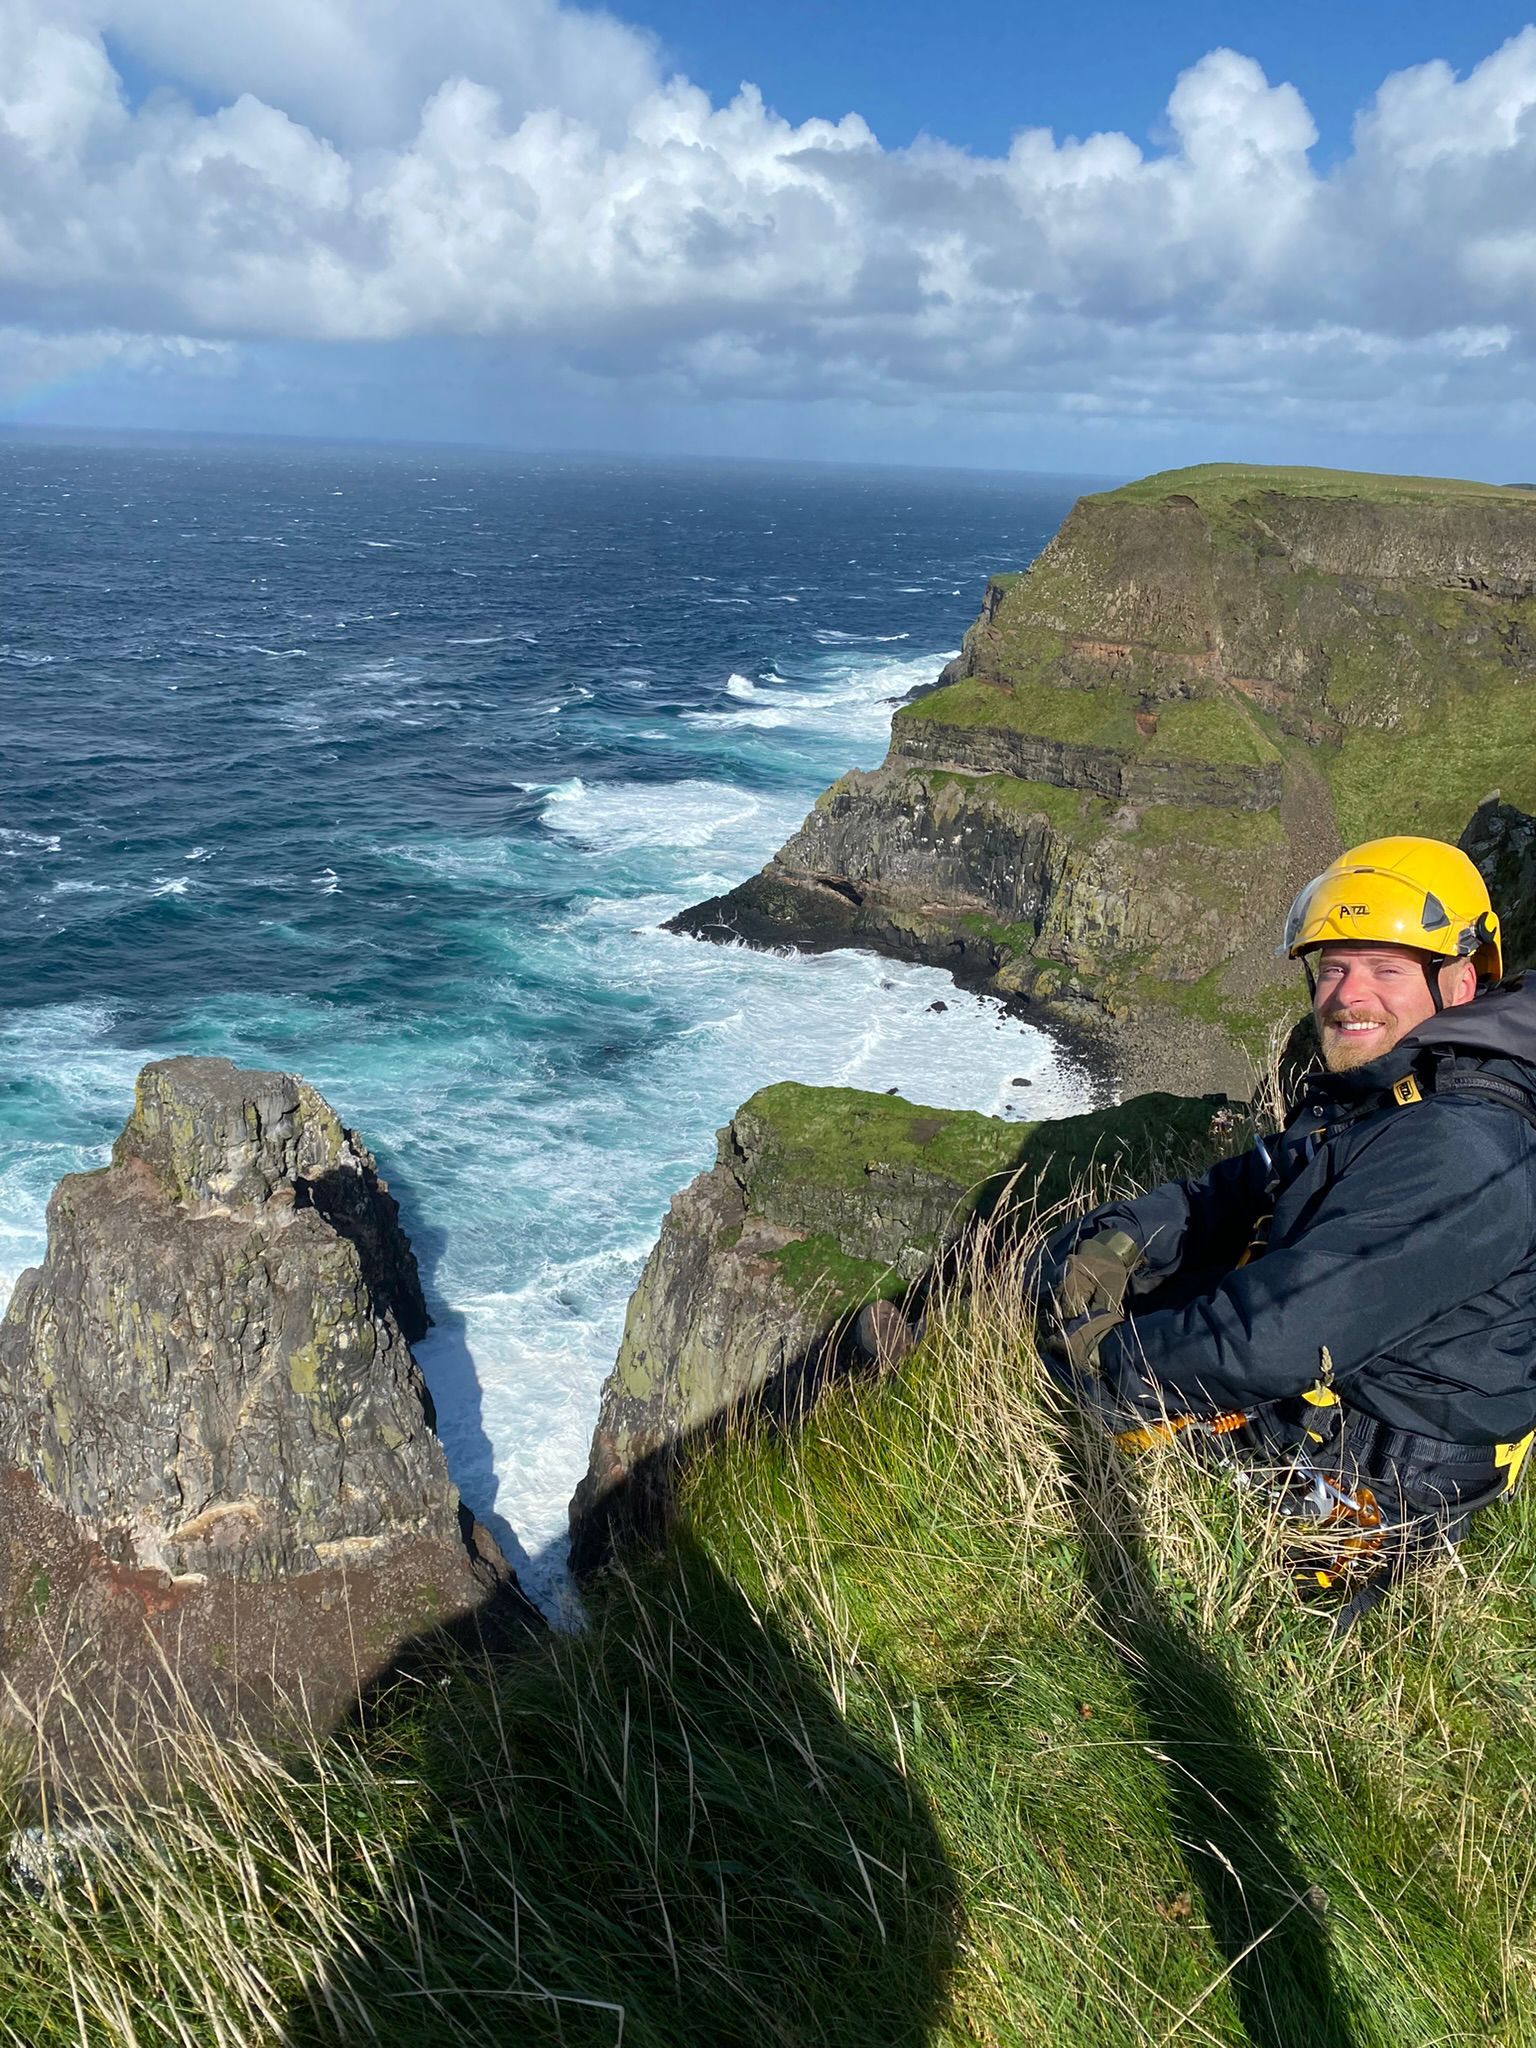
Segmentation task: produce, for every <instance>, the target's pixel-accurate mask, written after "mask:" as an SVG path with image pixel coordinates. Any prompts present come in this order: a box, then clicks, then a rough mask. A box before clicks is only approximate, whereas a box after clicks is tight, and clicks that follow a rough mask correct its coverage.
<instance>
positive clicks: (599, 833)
mask: <svg viewBox="0 0 1536 2048" xmlns="http://www.w3.org/2000/svg"><path fill="white" fill-rule="evenodd" d="M773 808H775V806H773V805H772V804H771V803H770V800H769V799H768V798H765V797H761V796H756V795H754V794H753V793H752V791H750V790H746V789H738V788H737V787H736V786H735V785H734V784H732V783H723V782H695V781H685V782H663V783H643V782H591V783H589V782H585V781H583V780H582V778H581V777H580V776H579V775H577V776H572V777H571V779H570V780H569V781H567V782H560V783H557V784H556V785H555V787H554V788H553V789H552V790H551V791H550V792H549V795H548V797H547V798H546V799H545V803H544V811H543V820H544V823H545V824H546V825H547V826H548V827H549V829H550V830H551V831H552V832H562V833H565V834H566V835H568V836H569V837H570V838H572V839H580V840H584V841H585V842H586V843H587V844H588V845H589V846H594V847H598V848H602V849H604V850H606V851H610V852H624V851H628V850H630V849H632V848H636V847H647V846H656V847H669V846H675V847H686V848H690V849H691V848H695V847H700V846H708V845H709V844H710V842H711V841H712V840H715V839H718V838H719V837H720V836H721V835H722V834H725V833H734V832H739V831H740V830H741V828H742V827H743V826H745V825H749V824H750V823H751V822H752V821H754V820H756V819H758V818H760V817H761V816H762V815H763V814H764V812H765V811H768V810H770V809H773Z"/></svg>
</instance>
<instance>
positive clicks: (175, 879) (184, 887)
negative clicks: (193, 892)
mask: <svg viewBox="0 0 1536 2048" xmlns="http://www.w3.org/2000/svg"><path fill="white" fill-rule="evenodd" d="M191 886H192V880H191V877H190V876H189V875H156V877H155V885H154V887H153V888H152V889H151V890H150V892H149V893H150V895H151V896H185V895H186V893H187V891H188V890H189V889H190V888H191Z"/></svg>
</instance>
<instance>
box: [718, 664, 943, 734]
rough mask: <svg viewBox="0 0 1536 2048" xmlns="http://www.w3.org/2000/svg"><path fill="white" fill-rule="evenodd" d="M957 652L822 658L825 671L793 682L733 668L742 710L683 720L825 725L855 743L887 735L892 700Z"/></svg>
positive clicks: (765, 727) (731, 679)
mask: <svg viewBox="0 0 1536 2048" xmlns="http://www.w3.org/2000/svg"><path fill="white" fill-rule="evenodd" d="M952 659H953V655H952V654H942V653H941V654H927V655H897V656H892V655H872V654H864V655H843V656H841V657H836V656H832V655H827V656H824V657H822V665H821V673H820V675H819V676H816V677H813V678H812V679H810V680H809V683H808V684H806V683H791V682H790V681H788V680H787V679H786V678H785V677H784V676H781V675H780V674H779V673H778V672H777V670H774V669H770V670H769V671H768V673H767V675H766V676H765V677H764V678H763V680H762V681H761V682H754V681H753V680H752V679H751V677H750V676H743V675H739V674H736V673H735V672H734V671H733V672H732V674H731V675H729V676H728V677H727V678H726V682H725V694H726V696H727V697H729V698H730V699H731V700H732V703H733V704H734V705H736V706H739V707H740V708H739V709H733V710H722V711H685V712H683V713H682V719H683V723H684V724H685V725H692V726H696V727H698V728H699V729H700V730H702V731H706V732H708V731H716V732H719V731H725V730H729V729H730V728H731V727H733V726H738V727H749V728H752V729H755V730H756V731H759V732H772V731H776V730H781V729H783V728H784V727H786V726H791V725H795V726H806V727H814V726H823V727H826V728H828V729H829V730H835V731H836V732H838V734H839V735H840V736H841V737H843V738H844V739H846V740H848V741H850V742H852V741H854V740H856V739H858V738H863V739H865V740H867V741H870V742H874V741H877V740H879V739H881V738H883V737H884V735H885V732H886V730H887V727H888V725H889V720H890V705H891V701H892V699H893V698H900V697H904V696H905V695H906V694H907V692H908V691H909V690H910V689H912V688H913V687H914V686H915V685H917V684H919V683H929V682H932V681H933V680H934V678H935V677H936V676H937V675H938V673H939V670H940V669H941V668H942V667H943V665H944V663H945V662H946V661H950V660H952Z"/></svg>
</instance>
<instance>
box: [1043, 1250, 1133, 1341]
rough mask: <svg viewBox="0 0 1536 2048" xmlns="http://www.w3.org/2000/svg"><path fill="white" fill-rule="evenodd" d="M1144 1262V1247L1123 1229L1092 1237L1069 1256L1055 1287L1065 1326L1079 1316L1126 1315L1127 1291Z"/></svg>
mask: <svg viewBox="0 0 1536 2048" xmlns="http://www.w3.org/2000/svg"><path fill="white" fill-rule="evenodd" d="M1140 1263H1141V1247H1140V1245H1138V1244H1137V1242H1136V1240H1135V1238H1133V1237H1132V1236H1130V1235H1129V1233H1128V1232H1126V1231H1124V1230H1106V1231H1104V1232H1103V1233H1102V1234H1101V1235H1100V1236H1098V1237H1090V1238H1088V1239H1086V1240H1085V1242H1084V1243H1082V1244H1080V1245H1079V1246H1078V1247H1077V1249H1076V1251H1074V1252H1071V1253H1069V1254H1068V1256H1067V1260H1066V1264H1065V1265H1064V1266H1063V1268H1062V1274H1061V1280H1060V1282H1059V1284H1058V1286H1057V1288H1056V1313H1057V1315H1058V1316H1059V1317H1060V1319H1061V1320H1062V1322H1064V1323H1070V1322H1072V1321H1074V1320H1075V1319H1076V1318H1077V1317H1078V1316H1091V1315H1104V1314H1109V1315H1111V1316H1112V1317H1113V1319H1114V1320H1115V1321H1116V1322H1118V1321H1119V1320H1120V1318H1121V1316H1123V1315H1124V1313H1125V1290H1126V1288H1127V1287H1128V1286H1129V1285H1130V1281H1131V1275H1132V1273H1133V1272H1134V1271H1135V1270H1136V1268H1137V1266H1139V1265H1140Z"/></svg>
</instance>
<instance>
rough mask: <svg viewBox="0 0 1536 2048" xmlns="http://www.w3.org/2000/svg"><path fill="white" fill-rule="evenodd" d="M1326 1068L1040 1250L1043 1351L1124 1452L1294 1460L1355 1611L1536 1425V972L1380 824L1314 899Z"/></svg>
mask: <svg viewBox="0 0 1536 2048" xmlns="http://www.w3.org/2000/svg"><path fill="white" fill-rule="evenodd" d="M1282 950H1283V951H1284V952H1285V953H1287V954H1288V955H1289V956H1290V957H1291V958H1292V959H1300V960H1302V961H1303V963H1304V965H1305V967H1306V971H1307V975H1308V979H1309V982H1310V984H1311V988H1312V1014H1313V1018H1314V1020H1315V1023H1316V1026H1317V1033H1318V1039H1319V1042H1320V1045H1321V1048H1322V1058H1323V1071H1322V1072H1320V1073H1313V1074H1311V1075H1309V1076H1307V1077H1306V1079H1305V1080H1304V1082H1303V1083H1302V1085H1301V1090H1300V1097H1299V1100H1298V1102H1297V1104H1296V1106H1295V1109H1294V1111H1293V1113H1292V1115H1291V1117H1290V1121H1289V1122H1288V1123H1287V1125H1286V1128H1285V1130H1284V1131H1283V1132H1282V1133H1281V1134H1280V1135H1279V1136H1278V1137H1277V1138H1274V1139H1272V1140H1270V1141H1269V1142H1268V1143H1267V1144H1266V1143H1260V1144H1257V1145H1255V1146H1254V1147H1253V1148H1252V1149H1251V1150H1250V1151H1248V1152H1245V1153H1243V1154H1242V1155H1241V1156H1240V1157H1238V1158H1235V1159H1229V1160H1224V1161H1222V1162H1221V1163H1220V1164H1219V1165H1217V1166H1215V1167H1213V1168H1212V1169H1211V1170H1210V1172H1209V1173H1207V1174H1205V1175H1204V1176H1203V1177H1202V1178H1200V1179H1198V1180H1192V1181H1178V1182H1170V1183H1168V1184H1167V1185H1165V1186H1163V1187H1159V1188H1154V1189H1153V1190H1152V1191H1151V1192H1150V1193H1149V1194H1146V1195H1143V1196H1140V1197H1138V1198H1137V1199H1136V1200H1134V1201H1129V1202H1116V1203H1110V1204H1108V1205H1106V1206H1105V1207H1103V1208H1100V1209H1097V1210H1095V1211H1094V1212H1093V1213H1092V1214H1091V1215H1089V1216H1087V1217H1085V1218H1083V1219H1082V1220H1081V1221H1079V1222H1076V1223H1074V1224H1072V1225H1070V1226H1069V1227H1068V1228H1067V1229H1066V1230H1064V1231H1063V1232H1061V1233H1059V1234H1058V1235H1057V1237H1056V1238H1055V1239H1053V1240H1052V1242H1051V1243H1050V1245H1048V1246H1047V1248H1046V1252H1045V1255H1044V1257H1043V1260H1042V1265H1041V1280H1040V1284H1041V1308H1042V1314H1043V1317H1044V1321H1045V1325H1046V1327H1047V1329H1048V1331H1049V1333H1050V1334H1049V1335H1048V1338H1047V1343H1046V1349H1047V1352H1048V1354H1049V1355H1050V1356H1051V1358H1052V1359H1053V1360H1054V1361H1055V1362H1056V1365H1057V1368H1058V1370H1060V1371H1061V1373H1062V1376H1063V1378H1064V1379H1065V1380H1066V1382H1067V1383H1068V1384H1069V1385H1070V1386H1071V1387H1072V1389H1073V1391H1074V1392H1075V1393H1076V1394H1077V1396H1078V1397H1079V1398H1080V1399H1082V1400H1084V1401H1085V1402H1086V1403H1088V1404H1090V1405H1092V1406H1093V1407H1095V1408H1096V1409H1097V1410H1099V1411H1100V1412H1101V1413H1103V1414H1104V1415H1105V1417H1106V1419H1108V1420H1109V1421H1110V1422H1111V1424H1112V1426H1114V1427H1115V1428H1116V1429H1117V1430H1119V1431H1120V1432H1122V1439H1121V1440H1122V1442H1124V1443H1126V1444H1127V1446H1128V1447H1135V1446H1137V1445H1138V1444H1139V1443H1144V1442H1146V1441H1149V1440H1151V1439H1153V1438H1155V1437H1157V1436H1160V1435H1163V1434H1168V1433H1176V1432H1177V1431H1179V1430H1181V1429H1186V1428H1188V1429H1194V1430H1196V1431H1201V1432H1204V1433H1207V1434H1213V1435H1217V1436H1219V1435H1220V1434H1221V1433H1222V1432H1224V1431H1230V1432H1231V1441H1232V1444H1233V1447H1234V1448H1236V1447H1237V1446H1238V1445H1239V1444H1242V1445H1244V1446H1247V1447H1250V1448H1253V1447H1260V1448H1262V1447H1268V1448H1269V1449H1270V1450H1271V1452H1272V1453H1273V1452H1283V1453H1284V1454H1285V1457H1286V1459H1287V1461H1289V1463H1290V1470H1291V1473H1292V1482H1291V1487H1290V1503H1291V1505H1293V1506H1300V1507H1303V1508H1304V1509H1305V1510H1306V1511H1308V1512H1309V1513H1310V1514H1311V1516H1312V1517H1313V1518H1314V1521H1315V1522H1316V1523H1320V1524H1324V1525H1326V1527H1327V1529H1328V1533H1329V1537H1330V1538H1332V1539H1336V1540H1335V1541H1332V1542H1330V1543H1329V1544H1328V1545H1326V1546H1322V1547H1319V1548H1318V1549H1317V1550H1316V1551H1315V1553H1314V1555H1313V1556H1311V1557H1310V1558H1308V1559H1307V1560H1306V1562H1305V1564H1304V1566H1303V1567H1302V1568H1301V1569H1300V1570H1299V1572H1298V1584H1299V1586H1300V1587H1301V1589H1302V1590H1303V1591H1318V1592H1323V1591H1329V1592H1332V1591H1342V1592H1344V1593H1345V1594H1346V1595H1347V1596H1349V1597H1350V1598H1351V1602H1352V1606H1353V1607H1359V1606H1360V1605H1363V1604H1369V1601H1370V1600H1371V1599H1373V1598H1375V1597H1377V1594H1378V1592H1379V1589H1380V1586H1381V1585H1383V1584H1384V1583H1385V1582H1386V1580H1387V1578H1388V1577H1389V1576H1390V1574H1391V1571H1392V1570H1394V1569H1400V1568H1401V1567H1402V1566H1403V1565H1404V1564H1406V1563H1409V1562H1411V1561H1412V1560H1413V1559H1414V1558H1416V1557H1419V1556H1422V1555H1424V1554H1425V1553H1426V1552H1427V1551H1428V1550H1429V1549H1432V1548H1434V1547H1436V1546H1437V1545H1440V1544H1444V1543H1452V1542H1455V1541H1457V1540H1459V1538H1460V1536H1461V1535H1462V1534H1463V1533H1464V1531H1465V1528H1466V1524H1467V1521H1468V1519H1469V1517H1470V1514H1471V1512H1472V1510H1473V1508H1474V1507H1477V1506H1481V1505H1483V1504H1484V1503H1485V1502H1486V1501H1488V1500H1490V1499H1493V1498H1494V1497H1496V1496H1497V1495H1498V1494H1500V1493H1503V1492H1505V1491H1507V1490H1508V1489H1509V1488H1511V1487H1513V1485H1514V1483H1515V1481H1516V1479H1517V1478H1518V1476H1519V1471H1520V1466H1521V1463H1522V1461H1523V1459H1524V1457H1525V1455H1526V1452H1527V1451H1528V1449H1529V1447H1530V1444H1531V1440H1532V1434H1531V1433H1532V1425H1533V1423H1536V987H1533V988H1530V989H1527V988H1525V987H1523V986H1521V985H1519V984H1510V985H1504V986H1500V976H1501V974H1502V960H1501V953H1500V944H1499V924H1498V919H1497V917H1496V916H1495V915H1494V912H1493V906H1492V904H1491V903H1490V901H1489V898H1488V892H1487V889H1486V887H1485V886H1484V883H1483V880H1482V877H1481V875H1480V874H1479V873H1478V871H1477V869H1476V867H1475V866H1474V865H1473V863H1472V862H1471V861H1470V860H1469V859H1468V858H1467V856H1466V855H1465V854H1463V853H1461V852H1460V851H1459V850H1458V849H1457V848H1455V847H1453V846H1447V845H1444V844H1442V843H1441V842H1440V841H1438V840H1432V839H1411V838H1393V839H1378V840H1372V841H1370V842H1369V843H1368V844H1366V845H1363V846H1357V847H1355V848H1353V849H1352V850H1351V851H1350V852H1348V853H1346V854H1343V855H1342V856H1341V857H1340V858H1339V859H1338V860H1337V861H1335V862H1334V864H1333V866H1332V867H1330V868H1329V869H1328V870H1327V871H1326V872H1325V873H1324V874H1322V875H1321V876H1319V877H1318V879H1317V880H1316V881H1315V882H1313V883H1311V884H1310V885H1309V886H1308V887H1307V888H1305V889H1304V890H1302V892H1301V894H1300V895H1299V896H1298V897H1297V899H1296V902H1295V904H1294V905H1293V907H1292V910H1291V913H1290V917H1289V919H1288V920H1287V924H1286V931H1285V938H1284V941H1283V946H1282Z"/></svg>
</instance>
